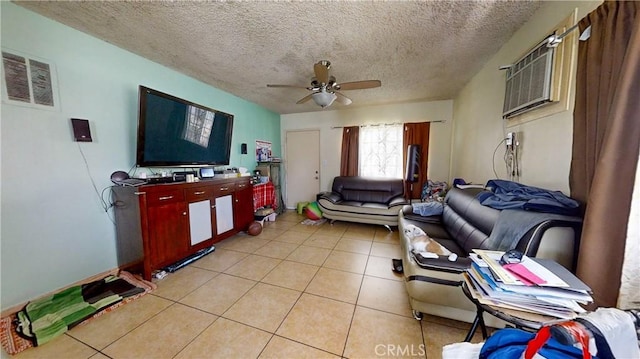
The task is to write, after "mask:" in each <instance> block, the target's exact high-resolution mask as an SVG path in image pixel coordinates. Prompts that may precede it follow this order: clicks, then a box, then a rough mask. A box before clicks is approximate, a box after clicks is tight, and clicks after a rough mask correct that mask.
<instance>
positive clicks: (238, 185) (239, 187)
mask: <svg viewBox="0 0 640 359" xmlns="http://www.w3.org/2000/svg"><path fill="white" fill-rule="evenodd" d="M247 187H251V181H248V180H247V181H242V182H236V191H242V190H243V189H246V188H247Z"/></svg>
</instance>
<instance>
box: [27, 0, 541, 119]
mask: <svg viewBox="0 0 640 359" xmlns="http://www.w3.org/2000/svg"><path fill="white" fill-rule="evenodd" d="M16 3H17V4H18V5H20V6H23V7H25V8H28V9H30V10H33V11H35V12H37V13H40V14H42V15H44V16H46V17H49V18H51V19H54V20H56V21H59V22H61V23H63V24H66V25H68V26H71V27H73V28H75V29H78V30H80V31H82V32H85V33H88V34H91V35H93V36H95V37H97V38H100V39H103V40H105V41H107V42H109V43H112V44H114V45H116V46H118V47H121V48H123V49H126V50H128V51H131V52H133V53H136V54H138V55H141V56H143V57H145V58H148V59H150V60H152V61H155V62H157V63H160V64H163V65H165V66H167V67H170V68H173V69H175V70H177V71H179V72H181V73H184V74H187V75H189V76H192V77H194V78H196V79H198V80H201V81H203V82H205V83H208V84H211V85H212V86H214V87H217V88H219V89H222V90H225V91H227V92H230V93H232V94H234V95H236V96H239V97H242V98H244V99H247V100H249V101H252V102H255V103H257V104H260V105H262V106H264V107H266V108H269V109H271V110H273V111H275V112H277V113H283V114H284V113H296V112H309V111H320V110H321V108H320V107H319V106H317V105H315V104H314V103H313V101H309V102H307V103H305V104H300V105H297V104H296V101H297V100H299V99H300V98H302V97H304V96H306V95H307V94H308V91H307V90H305V89H290V88H267V87H266V84H292V85H301V86H307V85H309V83H310V81H311V77H312V76H313V64H314V63H316V62H318V61H319V60H329V61H331V63H332V66H331V74H332V75H333V76H335V77H336V79H337V82H338V83H340V82H351V81H359V80H373V79H377V80H381V81H382V87H380V88H375V89H366V90H352V91H344V92H343V93H344V94H345V95H347V96H348V97H350V98H351V99H352V100H353V104H352V105H350V106H351V107H355V106H370V105H377V104H388V103H402V102H411V101H425V100H442V99H451V98H453V97H454V96H455V95H456V93H457V92H458V91H459V90H460V89H461V88H462V87H463V86H464V85H465V84H466V82H467V81H469V80H470V79H471V77H472V76H473V75H474V74H475V73H476V72H478V70H479V69H480V68H481V67H482V65H483V64H484V63H485V62H486V61H487V60H488V59H489V58H490V57H491V56H492V55H493V54H494V53H495V52H497V51H498V49H499V48H500V47H501V46H502V45H503V44H504V43H505V42H506V41H507V40H508V39H509V38H510V37H511V35H512V34H513V33H514V32H515V31H516V30H517V29H518V28H520V26H521V25H522V24H523V23H524V22H526V21H527V20H528V19H529V17H530V16H531V15H532V14H533V12H534V11H535V10H536V9H538V7H539V6H540V3H539V2H537V1H513V2H512V1H509V2H506V1H401V2H396V1H393V2H381V1H355V2H354V1H331V2H326V1H304V2H272V1H267V2H263V1H260V2H257V1H247V2H235V1H233V2H231V1H230V2H201V1H197V2H196V1H170V2H165V1H153V2H131V1H113V2H111V1H109V2H107V1H82V2H56V1H54V2H40V1H18V2H16ZM165 90H166V91H167V92H170V89H165ZM341 106H342V105H340V104H337V103H336V104H334V105H332V107H331V109H336V108H340V107H341Z"/></svg>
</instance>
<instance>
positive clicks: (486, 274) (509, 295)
mask: <svg viewBox="0 0 640 359" xmlns="http://www.w3.org/2000/svg"><path fill="white" fill-rule="evenodd" d="M473 251H474V253H472V254H471V255H470V257H471V259H472V260H473V263H472V265H471V267H470V268H469V270H468V271H467V273H465V275H464V278H465V282H466V284H467V287H468V288H469V292H470V293H471V295H472V296H473V298H474V299H476V300H478V301H479V302H480V303H481V304H485V305H491V306H495V307H501V308H505V309H510V310H519V311H525V312H530V313H536V314H541V315H545V316H551V317H556V318H561V319H572V318H575V317H576V316H577V315H578V314H579V313H583V312H585V310H584V309H583V308H582V307H581V306H580V304H588V303H590V302H592V301H593V298H592V297H591V295H590V293H591V289H590V288H589V287H588V286H587V285H585V284H584V283H583V282H582V281H580V280H579V279H578V278H577V277H576V276H575V275H573V274H572V273H571V272H569V271H568V270H567V269H566V268H564V267H562V266H561V265H560V264H558V263H556V262H554V261H552V260H548V259H539V258H530V257H527V256H523V257H522V261H521V262H520V263H518V264H508V265H504V266H502V265H501V264H500V262H499V261H500V258H501V257H502V255H503V254H504V252H498V251H487V250H479V249H474V250H473Z"/></svg>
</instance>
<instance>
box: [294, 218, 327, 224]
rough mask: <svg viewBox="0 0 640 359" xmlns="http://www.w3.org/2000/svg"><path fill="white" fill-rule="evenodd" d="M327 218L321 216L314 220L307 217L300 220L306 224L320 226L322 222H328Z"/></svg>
mask: <svg viewBox="0 0 640 359" xmlns="http://www.w3.org/2000/svg"><path fill="white" fill-rule="evenodd" d="M326 221H327V219H326V218H320V219H318V220H315V221H314V220H313V219H305V220H304V221H302V222H300V223H301V224H305V225H307V226H319V225H321V224H323V223H324V222H326Z"/></svg>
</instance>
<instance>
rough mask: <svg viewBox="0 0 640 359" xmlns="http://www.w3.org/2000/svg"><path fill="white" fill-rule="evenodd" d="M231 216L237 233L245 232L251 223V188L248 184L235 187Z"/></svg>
mask: <svg viewBox="0 0 640 359" xmlns="http://www.w3.org/2000/svg"><path fill="white" fill-rule="evenodd" d="M233 216H234V217H235V222H236V229H237V230H239V231H246V230H247V228H248V227H249V224H251V222H253V187H252V186H251V184H249V183H248V182H246V183H241V184H238V185H237V186H236V193H235V203H234V207H233Z"/></svg>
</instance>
